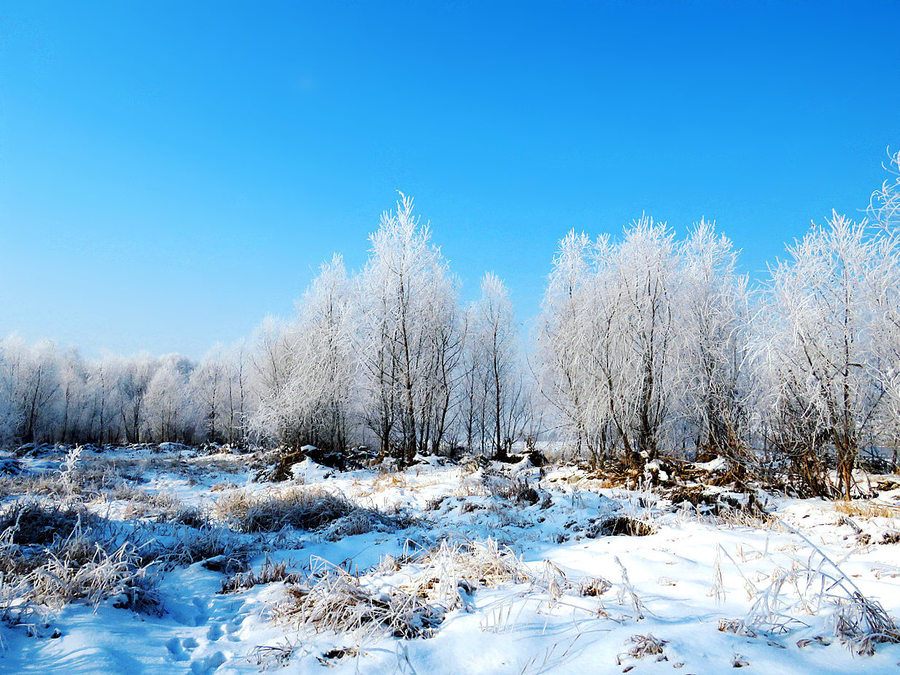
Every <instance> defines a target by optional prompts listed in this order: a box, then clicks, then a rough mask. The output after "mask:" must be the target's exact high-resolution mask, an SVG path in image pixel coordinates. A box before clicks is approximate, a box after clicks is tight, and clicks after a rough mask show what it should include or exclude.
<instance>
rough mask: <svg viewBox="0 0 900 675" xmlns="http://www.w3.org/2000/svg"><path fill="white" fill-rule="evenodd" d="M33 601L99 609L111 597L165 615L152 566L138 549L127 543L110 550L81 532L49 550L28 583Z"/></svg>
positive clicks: (139, 609) (124, 604) (121, 603)
mask: <svg viewBox="0 0 900 675" xmlns="http://www.w3.org/2000/svg"><path fill="white" fill-rule="evenodd" d="M27 581H28V582H29V584H30V586H31V590H30V592H29V594H28V599H29V600H30V601H32V602H34V603H37V604H39V605H44V606H48V607H51V608H59V607H62V606H64V605H67V604H69V603H71V602H74V601H76V600H85V601H86V602H87V603H88V604H90V605H93V606H94V607H96V606H98V605H99V604H100V603H101V602H102V601H103V600H106V599H110V600H111V601H112V602H113V605H114V606H115V607H121V608H125V609H132V610H134V611H136V612H141V613H152V614H160V613H161V611H162V610H161V607H162V606H161V603H160V600H159V597H158V595H157V593H156V591H155V585H156V582H155V579H154V578H153V576H152V575H151V574H150V566H149V565H147V564H145V563H144V560H143V557H142V556H141V555H140V552H139V551H138V549H137V548H136V547H135V546H134V545H133V544H131V543H129V542H125V543H123V544H121V545H120V546H119V547H118V548H116V549H112V550H109V549H107V548H105V547H104V546H103V545H102V544H101V543H100V542H98V541H96V540H94V539H91V537H90V536H89V535H88V534H85V533H83V532H79V531H76V532H74V533H73V534H72V535H71V536H70V537H69V538H68V539H67V540H65V541H64V542H62V545H61V546H59V547H58V548H57V549H55V550H51V551H50V552H49V559H48V560H47V562H46V563H44V564H43V565H41V566H40V567H37V568H36V569H35V570H34V571H33V572H32V573H31V574H30V575H29V577H28V580H27Z"/></svg>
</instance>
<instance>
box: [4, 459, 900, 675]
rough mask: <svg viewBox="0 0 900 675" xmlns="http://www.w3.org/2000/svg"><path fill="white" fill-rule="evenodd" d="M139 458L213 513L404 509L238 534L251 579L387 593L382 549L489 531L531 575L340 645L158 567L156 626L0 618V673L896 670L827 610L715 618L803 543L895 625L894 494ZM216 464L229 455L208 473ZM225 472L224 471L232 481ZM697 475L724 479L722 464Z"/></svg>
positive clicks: (411, 574)
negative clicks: (610, 531) (296, 503)
mask: <svg viewBox="0 0 900 675" xmlns="http://www.w3.org/2000/svg"><path fill="white" fill-rule="evenodd" d="M223 457H228V458H231V459H223ZM141 459H143V460H145V461H146V462H147V464H146V466H145V470H146V475H147V476H148V477H149V481H148V482H147V483H146V484H144V485H142V486H141V487H142V488H143V489H146V490H147V491H149V492H154V493H156V494H160V493H165V494H170V495H173V496H174V497H176V498H177V499H179V500H181V501H183V502H184V503H186V504H190V505H197V506H201V507H204V508H208V509H210V512H211V513H212V512H214V509H213V507H214V505H215V502H216V500H217V499H220V498H222V497H223V496H224V495H228V494H234V493H237V492H239V491H242V490H247V491H248V492H249V493H252V494H255V495H269V494H271V495H277V494H281V493H284V492H285V491H287V490H290V489H294V488H297V487H298V486H299V487H305V488H309V489H323V490H326V491H328V492H331V493H335V494H341V495H344V496H346V497H347V498H348V499H350V500H351V501H352V502H353V503H355V504H357V505H359V506H361V507H365V508H370V509H378V510H380V511H382V512H386V513H395V512H397V510H401V511H402V512H403V513H405V514H406V515H407V516H409V517H410V518H412V519H413V521H412V524H411V525H409V526H408V527H403V526H401V527H400V528H399V529H394V530H391V529H390V528H388V529H377V528H376V529H375V530H372V531H369V532H364V533H362V534H355V535H352V536H346V537H343V538H340V539H338V540H337V541H330V540H328V538H327V536H326V535H324V534H322V533H315V532H306V531H302V530H286V531H284V532H279V533H273V534H258V535H239V534H237V533H235V534H234V537H235V538H236V539H241V541H243V542H245V543H247V544H248V545H250V547H251V548H252V549H254V551H255V552H254V553H253V555H252V557H251V568H252V569H253V570H254V571H256V572H258V571H259V570H260V569H262V568H263V566H264V565H265V564H266V563H267V561H268V562H269V563H277V562H282V561H284V562H286V563H287V567H288V570H289V571H297V572H304V571H306V572H308V571H309V569H310V566H311V565H316V564H319V563H318V561H319V560H320V559H321V560H325V561H330V562H331V563H333V564H335V565H340V566H342V567H343V568H344V569H347V570H350V571H351V572H352V573H353V574H358V575H360V579H361V583H362V584H363V585H364V587H366V588H372V589H377V590H378V592H379V593H382V594H388V593H390V592H391V590H392V589H396V588H399V587H403V586H404V584H408V583H410V582H411V580H413V579H415V578H416V575H417V574H419V573H420V571H421V569H422V566H421V564H419V563H417V562H416V561H415V559H413V560H412V561H410V562H408V563H404V562H400V563H399V569H393V571H389V572H385V571H377V568H378V566H379V562H380V561H381V560H382V559H383V558H384V556H387V555H390V556H393V557H394V558H395V559H396V560H398V561H402V559H403V555H404V552H408V551H410V550H414V549H415V548H416V547H424V548H428V547H430V546H433V545H435V544H437V543H438V542H440V541H442V540H447V541H449V542H467V541H477V542H486V541H489V540H494V541H496V542H497V543H498V545H499V546H500V548H501V550H503V548H504V547H508V549H509V551H510V552H511V553H512V554H514V555H515V556H517V557H520V558H521V560H522V562H523V564H524V566H525V568H526V569H527V570H528V571H529V576H530V579H529V580H528V581H525V582H514V581H509V582H504V583H500V584H499V585H490V584H484V585H482V584H479V583H477V582H475V583H473V585H472V588H464V587H462V586H461V587H460V590H459V593H460V598H461V601H460V603H459V604H458V606H454V607H453V608H451V609H449V611H447V612H446V614H445V615H444V618H443V621H442V622H441V623H440V624H439V625H438V626H437V627H436V629H435V630H434V633H433V635H432V636H431V637H417V638H413V639H401V638H396V637H393V636H391V635H389V634H387V632H386V631H374V632H372V631H368V632H367V633H366V634H364V635H362V634H351V633H343V634H335V633H332V632H330V631H321V632H316V631H315V630H313V628H312V627H309V626H307V627H299V626H297V625H296V624H290V623H284V622H279V621H277V620H275V617H274V616H273V610H275V609H276V608H277V607H278V606H279V605H280V604H282V603H284V602H286V601H287V599H288V595H287V587H288V586H287V584H285V583H283V582H280V581H278V582H272V583H267V584H259V585H255V586H253V587H251V588H248V589H245V590H240V591H238V592H234V593H227V594H223V593H221V592H220V591H221V588H222V582H223V580H225V579H226V578H227V575H225V574H222V573H220V572H215V571H211V570H209V569H206V568H205V567H204V566H203V564H202V563H201V562H197V563H194V564H191V565H187V566H176V567H175V568H174V569H170V570H169V571H166V572H164V573H163V574H162V576H161V582H160V587H159V590H160V595H161V598H162V601H163V605H164V607H165V612H164V613H163V614H162V615H161V616H151V615H142V614H137V613H135V612H133V611H130V610H126V609H117V608H115V607H113V606H112V605H111V603H104V604H102V605H101V606H99V607H98V608H96V609H94V608H92V607H89V606H86V605H84V604H78V603H73V604H70V605H68V606H66V607H65V608H64V609H62V610H59V611H48V612H47V613H46V615H45V617H44V619H43V622H42V623H38V624H35V625H32V626H30V627H29V626H22V625H19V626H8V625H4V626H3V627H2V633H0V635H2V638H3V642H4V648H3V651H2V652H0V670H2V671H3V672H10V673H12V672H16V673H117V674H120V673H171V672H176V673H178V672H187V673H213V672H216V673H255V672H259V671H260V670H261V669H263V668H270V669H272V670H274V671H276V672H277V671H278V670H280V669H281V668H282V666H284V667H285V671H284V672H318V671H320V670H321V671H323V672H326V671H327V672H335V673H342V672H347V673H351V672H352V673H356V672H364V673H396V672H406V673H420V674H424V673H461V672H464V673H538V672H553V673H578V674H579V675H584V674H585V673H605V672H610V673H620V672H625V671H627V670H628V669H629V667H633V669H632V670H630V671H629V672H634V673H644V672H647V673H650V672H660V673H662V672H674V673H717V672H730V671H731V669H732V668H733V667H734V664H735V663H736V662H740V663H746V664H747V665H744V666H743V668H744V669H745V670H746V672H749V673H754V672H755V673H773V672H777V673H784V674H788V673H845V672H849V671H854V672H856V671H859V672H895V671H896V668H897V663H898V661H900V645H895V644H879V645H877V649H876V652H875V654H874V655H873V656H859V655H855V654H853V653H852V652H851V651H850V650H849V649H848V648H847V647H846V646H845V645H842V644H841V643H840V641H839V640H838V639H836V638H834V630H833V628H832V627H831V626H830V625H829V623H828V622H829V617H830V616H831V613H830V610H829V609H828V608H820V609H819V610H818V611H817V612H816V613H814V614H798V615H797V616H796V618H797V619H798V622H797V623H795V624H794V627H792V628H791V630H790V632H787V633H783V634H779V635H774V634H772V635H764V634H758V635H757V636H755V637H751V636H748V635H741V634H737V633H733V632H728V631H722V630H720V629H719V628H720V621H722V620H724V621H729V620H734V619H742V618H744V617H746V616H747V614H748V611H749V610H750V608H751V605H752V603H753V601H754V599H756V598H757V597H758V594H759V593H761V592H762V591H764V589H765V588H766V587H767V586H768V584H769V583H770V581H771V579H772V578H773V575H775V574H776V573H777V571H778V570H779V569H782V570H789V569H791V568H792V567H793V568H800V567H802V566H804V565H807V566H808V565H809V563H810V560H813V564H816V563H815V561H817V560H818V557H817V556H819V553H818V552H817V550H816V549H818V550H819V551H820V552H821V553H824V554H826V555H827V556H828V557H829V558H830V559H831V560H833V561H835V562H836V563H837V564H838V565H839V566H840V568H841V569H842V570H843V571H844V572H845V573H846V574H847V575H848V577H849V578H852V580H853V581H854V582H855V583H856V584H857V585H858V587H859V589H860V590H861V591H862V592H863V593H864V594H866V595H868V596H871V597H872V598H875V599H877V600H878V601H880V602H881V603H882V604H883V606H884V608H885V609H886V610H887V612H888V613H889V614H891V615H893V616H898V615H900V559H898V555H897V554H898V550H900V549H898V544H896V543H886V544H881V543H879V542H880V541H881V539H882V537H883V536H884V535H885V534H886V533H890V532H893V531H895V530H896V529H897V527H896V526H897V523H896V522H895V520H894V518H893V517H892V516H891V515H890V514H891V513H892V509H893V508H894V505H895V504H896V503H897V502H896V495H894V494H893V493H888V494H886V495H884V496H882V497H881V502H880V503H881V507H882V510H881V511H878V512H877V515H872V516H871V517H868V516H866V517H863V516H859V515H850V516H848V515H846V514H844V513H841V512H839V511H838V510H836V507H835V504H834V503H832V502H826V501H821V500H796V499H788V498H784V497H775V496H772V495H762V494H760V495H759V496H760V497H761V498H762V499H763V500H764V501H765V502H766V503H767V508H768V509H769V510H770V511H771V512H772V513H773V514H774V515H775V516H776V517H777V518H778V519H780V520H781V521H782V522H783V525H780V524H779V523H778V522H774V523H771V524H766V523H764V522H762V521H753V520H749V519H746V520H745V521H741V520H740V519H738V518H735V519H733V520H730V521H728V520H725V521H723V520H717V519H715V518H713V517H711V516H705V515H703V514H702V513H700V511H698V509H696V508H694V507H691V506H690V505H689V504H682V505H680V506H678V507H673V506H672V505H671V503H670V502H669V501H668V500H666V499H664V498H661V497H659V496H658V495H654V494H651V493H649V492H633V491H626V490H622V489H618V488H611V487H605V486H604V484H603V481H601V480H599V479H597V478H592V477H591V476H589V475H588V474H586V473H585V472H584V471H581V470H579V469H577V468H575V467H559V468H554V469H548V470H546V471H545V472H544V475H543V477H542V476H541V470H539V469H537V468H535V467H533V466H531V465H530V463H527V462H523V463H521V464H518V465H494V464H491V465H489V466H488V467H487V468H477V469H475V468H474V467H467V466H460V465H455V464H445V465H443V464H442V463H441V462H437V461H428V462H426V463H421V464H417V465H415V466H413V467H411V468H409V469H407V470H405V471H401V472H396V473H394V472H381V471H378V470H376V469H372V470H354V471H347V472H337V471H335V470H332V469H328V468H326V467H321V466H319V465H317V464H315V463H314V462H312V461H311V460H309V459H306V460H304V461H303V462H301V463H299V464H296V465H294V467H293V468H292V474H293V476H294V478H295V480H294V481H293V482H288V483H261V482H256V481H255V480H254V478H253V476H254V475H255V473H254V471H253V470H252V469H251V468H250V461H249V459H248V457H247V456H243V457H241V456H235V455H222V456H218V455H217V456H215V457H214V458H213V459H204V458H201V457H199V456H195V455H193V454H192V453H190V452H186V451H184V450H183V449H182V448H178V449H176V450H174V451H170V452H168V453H166V452H163V453H155V454H148V453H143V454H142V453H141V452H140V451H129V452H126V451H122V454H121V455H120V456H119V457H118V458H117V460H116V461H118V462H120V463H121V462H125V461H126V460H127V461H138V460H141ZM232 459H233V460H234V461H232ZM176 460H177V461H176ZM28 461H31V462H32V463H34V464H37V462H39V461H44V460H38V459H33V460H28ZM227 461H232V464H231V465H226V464H221V462H227ZM217 462H219V463H217ZM225 466H230V467H231V468H230V469H229V470H228V471H227V472H225V471H224V469H222V468H221V467H225ZM697 466H698V467H699V468H703V469H706V470H709V471H712V470H715V469H717V468H719V465H717V464H716V460H714V461H713V462H708V463H706V464H704V465H697ZM217 471H222V473H221V474H217V473H216V472H217ZM501 472H502V473H501ZM504 476H507V478H505V479H504ZM513 479H514V480H516V481H520V482H521V481H527V483H528V486H530V487H533V488H534V489H535V490H536V491H537V493H538V494H539V496H540V499H539V501H538V502H537V503H534V504H530V503H527V502H517V501H515V498H514V497H513V496H501V495H500V494H499V492H500V490H499V489H497V488H496V486H495V487H494V488H492V487H490V486H491V485H492V483H491V481H492V480H494V481H501V482H502V481H503V480H507V481H513ZM220 485H221V486H224V487H217V488H216V489H213V487H214V486H220ZM486 486H487V487H486ZM492 491H493V493H492ZM7 499H12V498H7ZM89 507H90V508H91V509H92V510H93V511H95V512H96V513H98V514H101V515H106V514H110V517H114V518H117V519H124V515H122V514H123V513H124V512H125V509H124V507H123V505H122V504H121V503H120V502H116V501H115V500H112V501H110V499H109V498H104V499H101V500H93V501H90V502H89ZM885 513H887V514H888V515H885ZM613 516H628V517H632V518H635V519H637V520H640V521H641V522H644V523H646V524H648V525H650V526H651V527H652V528H654V529H655V533H653V534H650V535H648V536H605V535H603V534H602V533H600V532H599V530H598V527H599V525H598V524H599V523H601V522H602V521H604V520H606V519H607V518H610V517H613ZM151 520H152V516H148V517H147V518H145V519H144V521H143V522H149V521H151ZM854 526H855V527H854ZM148 527H149V525H148ZM154 527H159V528H161V529H159V533H160V534H159V536H160V537H162V538H164V537H165V536H169V535H167V534H166V532H169V531H167V530H165V529H164V527H163V526H161V525H160V526H155V525H154ZM856 528H858V529H859V530H861V531H862V533H863V534H865V535H867V539H864V538H862V537H861V535H860V532H858V531H857V529H856ZM189 532H191V531H189ZM801 535H802V536H801ZM806 540H808V542H809V543H808V542H807V541H806ZM810 543H811V544H812V545H813V546H811V545H810ZM814 547H815V548H814ZM597 577H603V578H604V579H606V580H608V582H609V583H610V584H611V587H610V588H609V589H608V590H606V591H605V592H604V593H603V594H602V595H599V596H592V595H582V594H580V592H579V588H580V587H581V586H582V584H586V583H589V582H590V580H592V579H595V578H597ZM717 577H720V578H721V582H717ZM785 593H786V594H787V595H790V594H791V593H794V590H793V589H786V590H785ZM791 597H793V596H791ZM800 622H802V623H800ZM804 624H805V625H804ZM57 631H58V634H59V636H58V637H53V635H54V633H56V632H57ZM647 635H652V636H654V637H655V638H657V639H659V640H661V641H664V644H663V654H662V657H664V660H657V658H658V656H656V655H649V656H645V657H644V658H637V657H635V656H631V655H629V654H628V652H629V650H630V649H631V648H632V646H633V643H632V642H631V639H632V638H633V637H634V636H647ZM819 637H821V638H823V639H822V640H817V639H816V638H819ZM804 641H806V642H804ZM798 642H799V643H800V645H803V646H798ZM822 642H830V644H828V645H825V644H821V643H822ZM285 647H287V649H282V648H285ZM333 650H339V651H333ZM281 655H284V657H285V658H284V663H281V662H280V661H279V658H278V657H279V656H281Z"/></svg>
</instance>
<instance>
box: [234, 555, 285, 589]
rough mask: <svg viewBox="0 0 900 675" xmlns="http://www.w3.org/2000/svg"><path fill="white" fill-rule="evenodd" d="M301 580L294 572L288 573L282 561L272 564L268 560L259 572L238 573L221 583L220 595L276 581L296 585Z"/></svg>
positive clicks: (267, 559)
mask: <svg viewBox="0 0 900 675" xmlns="http://www.w3.org/2000/svg"><path fill="white" fill-rule="evenodd" d="M302 580H303V578H302V576H301V575H300V574H298V573H296V572H288V569H287V563H286V562H284V561H281V562H278V563H274V562H272V561H271V560H269V558H268V557H267V558H266V561H265V562H264V563H263V565H262V567H261V568H260V570H259V572H254V571H253V570H248V571H247V572H239V573H237V574H235V575H233V576H232V577H230V578H228V579H226V580H225V581H223V582H222V591H221V592H222V593H236V592H238V591H243V590H246V589H248V588H253V587H254V586H258V585H260V584H271V583H274V582H276V581H278V582H282V583H286V584H298V583H300V582H301V581H302Z"/></svg>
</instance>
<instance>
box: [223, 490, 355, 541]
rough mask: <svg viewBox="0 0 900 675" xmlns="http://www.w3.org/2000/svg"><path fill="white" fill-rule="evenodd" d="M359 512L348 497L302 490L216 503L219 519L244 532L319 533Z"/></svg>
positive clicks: (234, 497)
mask: <svg viewBox="0 0 900 675" xmlns="http://www.w3.org/2000/svg"><path fill="white" fill-rule="evenodd" d="M355 508H356V507H355V506H354V505H353V504H351V503H350V502H349V501H348V500H347V499H346V498H344V497H339V496H337V495H334V494H331V493H330V492H326V491H324V490H311V489H300V488H294V489H291V490H287V491H285V492H282V493H280V494H275V495H261V496H252V495H249V494H247V493H246V492H237V493H234V494H231V495H226V496H224V497H221V498H219V499H218V500H217V501H216V510H217V511H218V513H219V515H220V516H221V517H223V519H224V520H225V521H226V522H227V523H228V524H229V525H231V526H232V527H234V528H235V529H236V530H238V531H240V532H278V531H280V530H282V529H284V528H285V527H294V528H297V529H302V530H317V529H319V528H321V527H323V526H325V525H327V524H329V523H331V522H333V521H335V520H337V519H338V518H342V517H343V516H346V515H348V514H349V513H351V512H352V511H353V510H354V509H355Z"/></svg>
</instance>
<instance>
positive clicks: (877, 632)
mask: <svg viewBox="0 0 900 675" xmlns="http://www.w3.org/2000/svg"><path fill="white" fill-rule="evenodd" d="M784 526H785V527H787V528H788V529H791V528H789V526H787V525H784ZM791 531H793V532H794V534H796V535H797V536H799V537H800V538H802V539H803V540H804V541H805V542H806V543H807V544H808V545H809V547H810V549H811V552H810V554H809V558H808V559H807V560H805V561H801V560H795V561H794V564H793V566H792V568H791V569H789V570H786V569H778V570H776V571H775V573H774V574H773V575H772V580H771V582H770V584H769V585H768V587H766V588H764V589H762V590H761V591H759V592H758V593H757V596H756V598H755V600H754V602H753V605H752V606H751V608H750V612H749V613H748V615H747V617H746V618H745V619H744V620H743V621H742V622H740V624H738V625H736V626H735V627H734V630H735V632H741V633H745V634H748V635H752V634H757V633H762V634H779V633H780V634H785V633H789V632H791V631H792V630H793V629H795V628H798V627H802V626H804V625H805V622H804V621H803V620H802V619H800V616H803V615H807V616H808V615H812V616H815V615H819V614H822V613H825V614H827V615H828V619H829V625H830V626H831V629H832V630H833V632H834V635H835V636H836V637H837V638H839V639H840V640H841V641H842V642H843V643H844V644H846V645H847V646H848V648H849V649H850V650H851V651H853V652H855V653H857V654H872V653H874V651H875V645H876V644H878V643H883V642H892V643H898V642H900V627H898V626H897V624H896V622H895V621H894V619H893V618H891V616H890V615H888V613H887V612H886V611H885V609H884V607H882V605H881V603H880V602H878V601H877V600H875V599H874V598H869V597H867V596H865V595H864V594H863V593H862V591H861V590H860V589H859V587H858V586H857V585H856V583H855V582H854V581H853V579H852V578H851V577H850V576H849V575H847V574H846V573H845V572H844V571H843V570H842V569H841V568H840V567H839V566H838V565H837V564H836V563H835V562H833V561H832V560H831V559H830V558H829V557H828V556H827V555H825V553H823V552H822V550H821V549H820V548H818V547H817V546H815V545H814V544H813V543H812V542H810V541H809V539H807V538H806V537H805V536H803V535H802V534H800V533H799V532H797V531H796V530H791ZM720 630H721V628H720Z"/></svg>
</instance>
